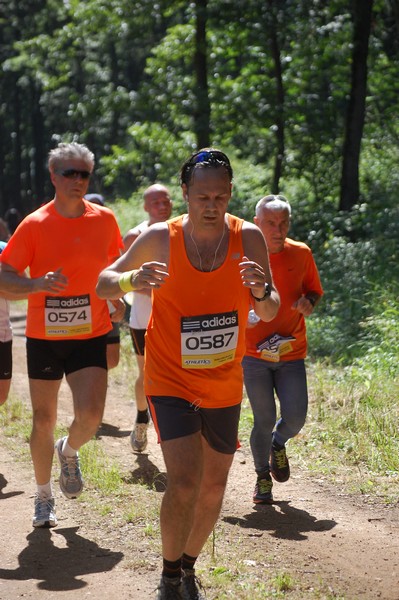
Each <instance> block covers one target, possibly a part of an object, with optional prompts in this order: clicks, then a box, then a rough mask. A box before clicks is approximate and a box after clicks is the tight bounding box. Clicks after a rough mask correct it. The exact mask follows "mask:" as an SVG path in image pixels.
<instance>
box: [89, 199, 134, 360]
mask: <svg viewBox="0 0 399 600" xmlns="http://www.w3.org/2000/svg"><path fill="white" fill-rule="evenodd" d="M84 198H85V200H88V201H89V202H94V204H98V205H99V206H105V202H104V197H103V196H102V194H96V193H92V194H85V197H84ZM108 308H109V314H110V317H111V325H112V329H111V331H110V332H109V333H107V367H108V371H109V370H110V369H115V367H117V366H118V364H119V358H120V352H121V336H120V330H119V326H120V322H121V321H122V319H123V317H124V316H125V310H126V305H125V303H124V302H120V303H119V306H118V307H115V306H114V305H113V304H112V303H111V302H108Z"/></svg>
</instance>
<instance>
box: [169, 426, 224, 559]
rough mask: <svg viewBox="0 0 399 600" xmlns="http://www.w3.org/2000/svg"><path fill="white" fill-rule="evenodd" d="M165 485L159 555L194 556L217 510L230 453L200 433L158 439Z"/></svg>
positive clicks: (214, 519) (172, 557) (214, 521)
mask: <svg viewBox="0 0 399 600" xmlns="http://www.w3.org/2000/svg"><path fill="white" fill-rule="evenodd" d="M161 447H162V451H163V455H164V460H165V464H166V470H167V478H168V485H167V489H166V492H165V494H164V497H163V501H162V506H161V531H162V552H163V557H164V558H166V559H167V560H170V561H175V560H178V559H179V558H180V557H181V555H182V554H183V552H185V553H186V554H188V555H190V556H198V555H199V553H200V552H201V549H202V547H203V545H204V544H205V542H206V540H207V539H208V537H209V534H210V533H211V531H212V529H213V527H214V525H215V523H216V521H217V519H218V517H219V513H220V508H221V505H222V501H223V495H224V491H225V488H226V482H227V476H228V473H229V470H230V467H231V463H232V461H233V455H230V454H221V453H220V452H216V451H215V450H212V449H211V448H210V447H209V445H208V443H207V442H206V441H205V439H204V438H203V437H202V435H201V434H200V433H197V434H194V435H190V436H186V437H183V438H178V439H176V440H171V441H169V442H162V443H161Z"/></svg>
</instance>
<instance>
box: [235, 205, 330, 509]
mask: <svg viewBox="0 0 399 600" xmlns="http://www.w3.org/2000/svg"><path fill="white" fill-rule="evenodd" d="M290 219H291V206H290V204H289V203H288V202H287V200H286V199H285V198H284V197H283V196H274V195H269V196H265V197H264V198H262V199H261V200H259V202H258V204H257V205H256V216H255V218H254V221H255V223H256V224H257V225H258V227H259V228H260V230H261V231H262V233H263V235H264V237H265V240H266V244H267V248H268V251H269V258H270V267H271V270H272V273H273V279H274V281H275V284H276V287H277V289H278V291H279V293H280V297H281V308H280V310H279V312H278V314H277V316H276V317H275V318H274V319H273V320H272V321H269V322H268V323H264V322H262V321H258V322H257V323H256V320H257V319H256V318H253V319H250V321H251V320H253V321H255V323H252V324H251V323H249V327H248V329H247V336H246V343H247V350H246V354H245V357H244V360H243V367H244V380H245V388H246V390H247V394H248V398H249V401H250V403H251V407H252V411H253V414H254V426H253V429H252V432H251V438H250V443H251V450H252V455H253V458H254V463H255V470H256V473H257V481H256V485H255V491H254V494H253V501H254V502H255V503H257V504H271V503H272V502H273V494H272V487H273V482H272V479H271V477H270V473H271V474H272V475H273V478H274V479H275V480H276V481H279V482H284V481H287V480H288V478H289V476H290V466H289V461H288V457H287V453H286V449H285V444H286V443H287V441H288V440H289V439H291V438H293V437H294V436H296V435H297V434H298V433H299V431H300V430H301V429H302V427H303V425H304V423H305V420H306V413H307V407H308V391H307V383H306V370H305V360H304V359H305V357H306V351H307V341H306V324H305V317H308V316H309V315H311V314H312V313H313V310H314V308H315V306H316V304H317V303H318V302H319V300H320V298H321V296H322V295H323V289H322V287H321V283H320V278H319V274H318V271H317V267H316V263H315V261H314V259H313V255H312V252H311V250H310V248H309V247H308V246H307V245H306V244H304V243H303V242H296V241H294V240H291V239H290V238H287V234H288V230H289V227H290ZM275 393H276V395H277V396H278V399H279V402H280V415H281V416H280V418H279V419H278V421H277V424H276V418H277V412H276V401H275V396H274V394H275Z"/></svg>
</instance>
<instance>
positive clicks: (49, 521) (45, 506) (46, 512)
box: [32, 494, 58, 527]
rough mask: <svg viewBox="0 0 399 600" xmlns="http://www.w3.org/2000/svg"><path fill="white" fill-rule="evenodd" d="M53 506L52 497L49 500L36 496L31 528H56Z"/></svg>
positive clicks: (56, 522)
mask: <svg viewBox="0 0 399 600" xmlns="http://www.w3.org/2000/svg"><path fill="white" fill-rule="evenodd" d="M54 504H55V501H54V498H53V497H52V496H50V498H41V496H39V495H38V494H36V496H35V513H34V515H33V522H32V524H33V527H56V526H57V525H58V521H57V517H56V516H55V511H54Z"/></svg>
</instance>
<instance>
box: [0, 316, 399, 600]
mask: <svg viewBox="0 0 399 600" xmlns="http://www.w3.org/2000/svg"><path fill="white" fill-rule="evenodd" d="M24 345H25V344H24V337H23V319H22V317H21V315H14V375H13V382H12V393H13V395H14V396H17V397H19V398H21V399H23V401H24V402H26V404H27V406H28V405H29V394H28V382H27V375H26V365H25V348H24ZM132 360H133V359H132ZM70 415H71V398H70V394H69V390H68V387H67V386H66V384H64V383H63V384H62V388H61V394H60V401H59V420H60V422H61V423H65V424H68V422H69V421H70ZM134 415H135V409H134V403H133V402H132V399H131V398H129V397H128V386H127V385H126V382H124V381H123V378H122V379H121V378H120V377H119V378H117V377H115V378H114V377H113V376H112V373H111V374H110V384H109V390H108V399H107V405H106V410H105V414H104V419H103V424H102V427H101V430H100V432H99V436H98V443H99V444H101V445H102V447H103V448H104V451H105V452H106V454H107V455H109V456H110V457H112V460H114V461H117V462H118V465H119V467H120V468H121V470H122V471H125V472H126V474H127V476H130V477H136V479H137V477H138V475H140V476H143V474H145V473H150V472H151V473H152V474H154V473H158V474H160V475H163V476H164V473H165V468H164V464H163V461H162V456H161V452H160V449H159V446H158V444H157V443H156V438H155V432H154V429H153V427H150V430H149V445H148V449H147V451H146V453H145V454H143V455H139V454H134V453H133V452H132V451H131V448H130V444H129V434H130V430H131V425H132V421H133V418H134ZM0 448H1V461H0V508H1V510H0V515H1V523H2V534H1V545H0V548H1V550H0V556H1V561H0V599H1V600H14V599H17V598H29V599H32V600H39V598H40V600H48V599H50V598H51V599H53V598H57V599H59V600H64V599H69V600H74V599H75V598H79V599H84V598H90V599H97V598H100V597H102V598H109V599H110V600H112V599H114V598H118V600H128V599H133V600H146V599H150V598H152V599H154V598H155V597H156V592H155V590H156V587H157V585H158V581H159V574H160V565H161V559H160V556H159V547H160V546H159V543H158V544H157V545H154V544H143V543H141V540H142V539H143V538H142V537H137V538H135V535H134V534H135V530H134V528H132V527H129V526H128V524H126V526H125V527H114V526H112V522H111V521H110V519H109V516H108V517H107V515H101V514H100V513H99V512H98V511H94V510H93V509H92V508H91V507H90V503H88V502H87V501H85V499H84V498H85V494H86V495H87V494H89V493H90V492H89V490H88V491H86V492H84V494H83V495H82V496H81V499H79V501H70V500H67V499H65V498H64V497H63V496H62V495H61V493H60V492H59V490H58V486H57V488H56V489H57V499H56V508H57V516H58V520H59V525H58V527H56V528H54V529H39V530H34V529H33V528H32V526H31V519H32V509H33V492H34V479H33V472H32V468H31V464H30V462H29V461H27V460H25V461H24V460H20V459H18V458H17V456H18V453H17V452H16V451H14V450H13V448H12V447H10V442H9V440H6V439H5V437H4V435H2V433H1V432H0ZM291 470H292V476H291V478H290V480H289V481H288V482H286V483H284V484H275V485H274V490H273V491H274V495H275V502H274V504H273V505H272V506H254V505H253V503H252V500H251V497H252V491H253V486H254V472H253V466H252V460H251V454H250V450H249V448H248V447H245V446H243V447H242V448H241V449H240V450H239V451H238V452H237V454H236V457H235V459H234V463H233V467H232V470H231V474H230V479H229V484H228V488H227V491H226V496H225V501H224V505H223V509H222V512H221V516H220V520H219V525H218V526H217V527H218V533H217V534H216V541H215V542H214V548H215V549H216V557H215V564H216V565H217V566H225V567H227V568H228V567H229V565H230V563H232V562H233V557H234V555H235V553H236V551H237V549H238V544H239V552H240V556H245V557H246V559H245V560H244V561H243V563H242V564H243V570H244V571H245V577H246V578H247V585H248V588H247V589H248V591H247V592H242V593H240V595H239V597H240V598H248V600H252V598H253V595H251V590H250V582H251V580H252V579H253V577H256V578H259V571H260V570H261V571H263V576H264V578H265V580H267V578H270V577H273V576H275V575H276V573H282V572H288V573H290V575H291V576H292V577H293V578H294V580H297V581H300V582H301V584H300V586H297V588H295V586H294V588H293V589H291V590H290V591H287V592H286V593H281V592H279V593H276V594H274V595H272V596H271V595H268V594H265V596H264V597H265V598H269V597H273V598H276V597H277V598H283V597H284V598H285V597H286V598H289V599H290V600H297V599H299V598H301V599H307V598H308V599H315V598H321V599H332V598H340V599H345V600H357V599H360V600H366V599H367V600H369V599H370V600H371V599H377V598H378V599H381V600H399V506H398V505H396V506H394V507H392V506H390V507H387V506H385V505H383V504H382V503H380V502H379V501H377V500H372V499H370V498H369V497H368V498H366V497H364V496H354V495H350V494H348V493H347V492H346V491H345V489H344V488H342V489H340V486H339V485H337V484H334V485H333V484H332V483H330V482H328V481H326V480H324V479H323V478H321V477H320V478H317V477H314V476H310V475H309V474H308V473H307V472H306V470H305V469H304V468H303V467H300V466H299V465H296V461H295V456H293V457H291ZM151 494H152V495H153V497H154V500H155V496H156V502H157V503H158V502H159V498H160V494H161V491H160V489H152V491H151V492H150V498H151ZM111 501H112V499H111ZM132 502H134V498H132ZM138 556H139V560H138ZM202 561H204V562H205V563H206V562H207V561H208V562H209V557H208V559H206V560H204V559H202V558H200V559H199V561H198V570H199V573H201V568H204V567H203V564H204V563H202V564H201V562H202ZM244 563H245V564H244ZM244 587H245V586H244ZM206 593H207V598H208V599H209V600H217V599H218V598H220V597H221V595H220V593H219V594H218V593H217V592H215V590H214V589H212V587H207V589H206ZM224 597H229V598H233V599H234V598H235V596H234V595H231V594H227V595H226V596H223V598H224ZM258 597H259V596H257V598H258Z"/></svg>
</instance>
